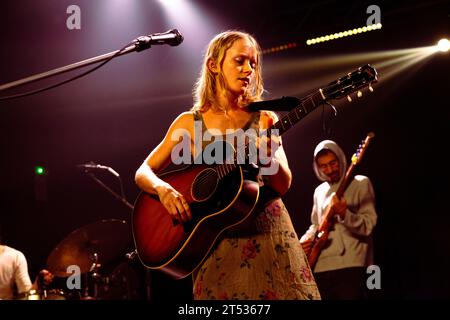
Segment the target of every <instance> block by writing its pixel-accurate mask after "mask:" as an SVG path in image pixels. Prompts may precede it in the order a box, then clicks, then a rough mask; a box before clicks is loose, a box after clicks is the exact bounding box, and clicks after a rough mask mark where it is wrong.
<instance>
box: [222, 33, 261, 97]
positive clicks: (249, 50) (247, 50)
mask: <svg viewBox="0 0 450 320" xmlns="http://www.w3.org/2000/svg"><path fill="white" fill-rule="evenodd" d="M257 63H258V61H257V50H256V48H255V47H254V46H253V45H252V43H251V42H250V41H249V40H248V39H239V40H236V41H235V42H234V43H233V45H232V46H231V47H230V48H229V49H228V50H227V51H226V53H225V57H224V59H223V63H222V74H223V78H224V80H225V85H226V89H228V90H229V91H230V92H231V93H232V94H233V95H235V96H240V95H242V94H244V93H245V91H246V90H247V89H248V88H249V85H250V83H251V81H252V80H253V77H254V73H255V69H256V64H257Z"/></svg>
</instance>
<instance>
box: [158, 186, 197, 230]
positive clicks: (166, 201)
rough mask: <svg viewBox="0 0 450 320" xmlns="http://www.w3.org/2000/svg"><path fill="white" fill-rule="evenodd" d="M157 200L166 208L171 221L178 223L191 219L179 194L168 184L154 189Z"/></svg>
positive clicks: (189, 212) (185, 203)
mask: <svg viewBox="0 0 450 320" xmlns="http://www.w3.org/2000/svg"><path fill="white" fill-rule="evenodd" d="M156 191H157V192H158V196H159V200H160V201H161V203H162V205H163V206H164V207H165V208H166V210H167V211H168V212H169V214H170V215H171V216H172V219H173V220H175V221H178V222H187V221H189V220H191V219H192V214H191V209H190V208H189V204H188V203H187V201H186V199H185V198H184V197H183V195H182V194H181V193H179V192H178V191H177V190H175V189H174V188H173V187H172V186H171V185H170V184H168V183H165V184H163V185H161V186H159V187H157V188H156Z"/></svg>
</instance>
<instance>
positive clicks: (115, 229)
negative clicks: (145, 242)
mask: <svg viewBox="0 0 450 320" xmlns="http://www.w3.org/2000/svg"><path fill="white" fill-rule="evenodd" d="M131 243H132V240H131V231H130V229H129V227H128V224H127V223H126V221H123V220H118V219H108V220H101V221H97V222H94V223H91V224H88V225H86V226H84V227H81V228H79V229H77V230H75V231H73V232H71V233H70V234H69V235H68V236H67V237H66V238H64V240H62V241H61V242H60V243H59V244H58V245H57V246H56V248H54V249H53V251H52V252H51V253H50V255H49V257H48V259H47V267H48V270H49V271H50V272H52V273H53V274H54V275H55V276H57V277H67V276H69V275H71V274H72V273H70V271H69V273H68V272H67V271H68V270H67V268H68V267H69V266H71V265H76V266H78V267H79V268H80V272H81V273H85V272H89V271H90V269H91V267H92V265H93V263H94V262H95V260H94V255H95V254H97V257H98V260H97V264H100V265H106V264H108V263H110V262H111V261H113V260H115V259H117V258H119V257H120V256H122V255H125V253H126V251H127V250H128V249H129V247H130V244H131Z"/></svg>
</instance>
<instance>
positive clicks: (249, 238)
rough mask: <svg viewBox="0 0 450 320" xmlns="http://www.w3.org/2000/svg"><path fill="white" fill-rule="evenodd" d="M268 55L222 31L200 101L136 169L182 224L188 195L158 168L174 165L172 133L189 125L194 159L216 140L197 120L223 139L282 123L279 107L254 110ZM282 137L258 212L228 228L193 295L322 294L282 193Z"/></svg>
mask: <svg viewBox="0 0 450 320" xmlns="http://www.w3.org/2000/svg"><path fill="white" fill-rule="evenodd" d="M261 58H262V54H261V49H260V47H259V45H258V43H257V41H256V40H255V39H254V37H253V36H251V35H250V34H248V33H245V32H240V31H234V30H233V31H227V32H223V33H220V34H218V35H217V36H215V37H214V38H213V39H212V40H211V42H210V43H209V46H208V48H207V52H206V54H205V58H204V63H203V66H202V71H201V74H200V77H199V79H198V81H197V83H196V86H195V93H194V95H195V96H194V100H195V103H194V106H193V107H192V109H191V110H190V111H187V112H183V113H181V114H180V115H179V116H178V117H177V118H176V119H175V120H174V121H173V122H172V124H171V125H170V128H169V130H168V131H167V133H166V135H165V137H164V139H163V140H162V142H161V143H160V144H159V145H158V146H157V147H156V148H155V149H154V150H153V151H152V152H151V153H150V154H149V156H148V157H147V158H146V159H145V161H144V162H143V164H142V165H141V166H140V168H139V169H138V170H137V172H136V183H137V185H138V186H139V187H140V188H141V189H142V190H143V191H145V192H147V193H150V194H154V195H157V196H158V197H159V199H160V201H161V203H162V204H163V205H164V207H165V208H166V209H167V212H168V214H170V215H172V217H173V219H176V220H178V221H179V222H180V223H186V222H188V221H189V220H191V219H192V212H191V209H190V207H189V205H188V202H187V201H186V199H185V198H184V197H183V195H182V194H181V193H180V192H179V191H177V190H176V189H175V188H173V187H172V186H171V185H169V184H168V183H167V182H165V181H163V180H161V179H160V178H159V177H158V176H157V175H156V174H157V173H159V172H160V171H161V170H163V169H164V168H165V167H166V166H167V165H168V164H169V162H170V161H171V156H172V151H173V149H174V148H175V147H176V146H177V144H178V143H179V140H177V139H173V138H172V137H173V134H174V133H176V132H177V131H179V130H185V131H184V132H186V131H187V132H188V136H189V137H191V140H190V151H191V154H192V155H193V156H192V158H194V156H195V155H198V154H199V153H201V152H202V150H204V149H205V147H206V146H207V145H208V144H209V143H210V141H209V140H208V141H204V140H202V141H200V142H199V141H195V139H194V137H196V135H195V132H194V131H195V128H196V124H197V125H198V124H200V125H201V128H202V130H203V131H206V132H213V134H212V135H213V136H214V137H215V138H222V139H224V138H226V136H227V134H229V133H230V132H235V131H236V130H239V129H243V130H248V129H255V130H257V131H259V130H263V129H266V128H268V127H270V126H271V125H272V124H273V123H274V122H276V121H277V118H276V115H275V114H274V113H272V112H268V111H261V112H250V111H249V110H248V109H247V105H248V104H249V103H250V102H254V101H258V100H261V96H262V94H263V91H264V89H263V81H262V72H261V63H262V61H261ZM258 141H259V140H258ZM269 141H270V139H267V140H266V141H265V142H266V144H267V143H268V142H269ZM277 142H278V143H277V145H276V148H272V149H273V150H272V149H270V147H269V150H268V154H269V155H270V161H269V162H268V163H267V162H265V163H264V167H266V168H267V167H272V168H276V170H275V171H274V172H270V174H267V175H263V176H262V175H261V172H262V171H261V170H260V174H259V175H258V176H257V180H258V182H259V183H260V185H261V191H260V196H259V199H258V203H257V206H256V208H255V210H254V213H252V215H253V217H254V218H253V219H251V220H250V222H249V223H247V225H246V226H245V228H236V229H234V230H233V229H231V230H226V231H225V232H224V233H222V236H221V238H220V239H219V240H218V241H217V242H216V245H215V247H214V248H213V250H212V251H211V253H210V254H209V256H208V257H207V258H206V259H205V260H204V262H203V263H202V264H201V265H200V266H199V267H198V268H197V270H196V272H195V273H194V286H193V295H194V299H252V300H256V299H289V300H297V299H320V295H319V292H318V290H317V286H316V283H315V281H314V278H313V276H312V273H311V270H310V268H309V265H308V263H307V259H306V257H305V254H304V252H303V249H302V247H301V246H300V244H299V241H298V238H297V235H296V233H295V230H294V228H293V225H292V222H291V219H290V217H289V214H288V212H287V210H286V208H285V206H284V204H283V202H282V200H281V196H282V195H284V194H285V193H286V192H287V191H288V189H289V187H290V184H291V180H292V174H291V171H290V169H289V166H288V161H287V159H286V155H285V153H284V151H283V147H282V146H281V140H279V139H278V140H277ZM271 145H273V144H271ZM198 149H202V150H198ZM172 160H173V159H172ZM260 164H262V163H260Z"/></svg>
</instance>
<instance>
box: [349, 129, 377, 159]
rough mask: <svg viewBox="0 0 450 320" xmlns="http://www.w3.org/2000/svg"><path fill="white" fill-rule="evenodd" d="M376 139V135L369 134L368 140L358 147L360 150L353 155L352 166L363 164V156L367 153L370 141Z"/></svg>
mask: <svg viewBox="0 0 450 320" xmlns="http://www.w3.org/2000/svg"><path fill="white" fill-rule="evenodd" d="M373 137H375V134H374V133H373V132H369V133H368V134H367V137H366V139H364V140H363V141H361V144H360V145H359V147H358V150H356V152H355V153H354V154H353V156H352V164H353V165H357V164H358V163H360V162H361V159H362V156H363V155H364V152H366V150H367V147H368V146H369V143H370V141H371V140H372V139H373Z"/></svg>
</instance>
